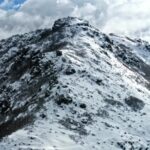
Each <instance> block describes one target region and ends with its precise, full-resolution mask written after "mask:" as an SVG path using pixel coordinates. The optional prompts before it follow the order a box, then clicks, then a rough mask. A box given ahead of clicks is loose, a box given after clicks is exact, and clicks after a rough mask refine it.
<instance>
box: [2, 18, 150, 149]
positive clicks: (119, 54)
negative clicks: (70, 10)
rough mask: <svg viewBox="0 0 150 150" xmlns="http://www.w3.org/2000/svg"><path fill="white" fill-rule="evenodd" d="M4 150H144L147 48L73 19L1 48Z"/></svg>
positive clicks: (149, 135) (149, 139)
mask: <svg viewBox="0 0 150 150" xmlns="http://www.w3.org/2000/svg"><path fill="white" fill-rule="evenodd" d="M0 58H1V59H0V68H1V70H0V75H1V77H0V81H1V84H0V97H1V99H0V106H1V109H0V117H1V120H0V137H1V139H2V140H1V142H0V147H1V149H2V150H5V149H6V150H18V149H21V150H22V149H25V150H26V149H27V150H28V149H35V150H43V149H44V150H59V149H64V150H90V149H92V150H101V149H104V150H130V149H131V150H141V149H143V150H148V149H150V128H149V126H150V114H149V112H150V83H149V82H150V76H149V73H150V45H149V44H148V43H147V42H145V41H142V40H136V39H130V38H128V37H118V36H116V35H114V34H110V35H105V34H103V33H101V32H100V31H99V30H98V29H96V28H94V27H92V26H91V25H89V23H88V22H87V21H84V20H81V19H78V18H71V17H68V18H63V19H59V20H57V21H56V22H55V24H54V26H53V28H52V30H51V29H45V30H38V31H35V32H31V33H28V34H25V35H16V36H13V37H11V38H9V39H6V40H2V41H0Z"/></svg>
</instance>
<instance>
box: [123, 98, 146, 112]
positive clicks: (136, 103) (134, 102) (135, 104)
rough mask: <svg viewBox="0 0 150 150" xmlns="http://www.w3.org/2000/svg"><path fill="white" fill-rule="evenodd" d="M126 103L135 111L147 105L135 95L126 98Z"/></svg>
mask: <svg viewBox="0 0 150 150" xmlns="http://www.w3.org/2000/svg"><path fill="white" fill-rule="evenodd" d="M125 103H126V104H127V105H128V106H129V107H131V108H132V110H134V111H138V110H142V109H143V108H144V106H145V103H144V102H143V101H142V100H140V99H138V98H136V97H133V96H130V97H129V98H126V99H125Z"/></svg>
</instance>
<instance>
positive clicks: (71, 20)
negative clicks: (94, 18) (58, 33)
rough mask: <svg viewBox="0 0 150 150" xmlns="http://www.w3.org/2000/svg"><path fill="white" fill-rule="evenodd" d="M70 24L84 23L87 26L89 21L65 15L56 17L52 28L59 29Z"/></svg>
mask: <svg viewBox="0 0 150 150" xmlns="http://www.w3.org/2000/svg"><path fill="white" fill-rule="evenodd" d="M71 25H85V26H89V22H88V21H86V20H83V19H81V18H77V17H66V18H61V19H58V20H56V21H55V22H54V25H53V30H56V29H59V28H61V27H64V26H71Z"/></svg>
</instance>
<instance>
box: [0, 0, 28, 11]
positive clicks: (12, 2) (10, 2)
mask: <svg viewBox="0 0 150 150" xmlns="http://www.w3.org/2000/svg"><path fill="white" fill-rule="evenodd" d="M25 1H26V0H0V4H1V5H2V6H1V8H2V9H5V10H9V9H19V7H20V5H21V4H23V3H24V2H25Z"/></svg>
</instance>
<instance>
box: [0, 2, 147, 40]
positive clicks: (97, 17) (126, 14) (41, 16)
mask: <svg viewBox="0 0 150 150" xmlns="http://www.w3.org/2000/svg"><path fill="white" fill-rule="evenodd" d="M4 4H5V5H4ZM8 5H11V6H12V5H14V3H12V1H10V0H5V2H3V3H2V4H0V33H1V34H0V38H6V37H9V36H11V35H13V34H18V33H24V32H29V31H32V30H36V29H38V28H50V27H51V26H52V24H53V22H54V20H56V19H58V18H61V17H66V16H77V17H81V18H83V19H86V20H89V21H90V23H91V24H93V25H95V26H96V27H98V28H100V30H102V31H104V32H106V33H109V32H114V33H116V34H125V35H129V36H133V37H135V36H138V37H142V38H144V39H146V40H149V41H150V38H149V37H150V2H149V1H148V0H26V1H25V2H24V3H23V4H22V5H19V6H20V8H19V9H18V10H12V9H11V10H6V9H2V8H5V7H4V6H8ZM2 6H3V7H2Z"/></svg>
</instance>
